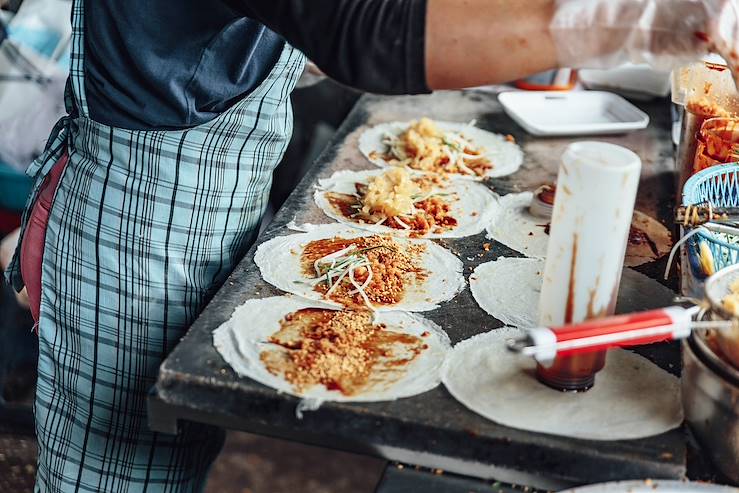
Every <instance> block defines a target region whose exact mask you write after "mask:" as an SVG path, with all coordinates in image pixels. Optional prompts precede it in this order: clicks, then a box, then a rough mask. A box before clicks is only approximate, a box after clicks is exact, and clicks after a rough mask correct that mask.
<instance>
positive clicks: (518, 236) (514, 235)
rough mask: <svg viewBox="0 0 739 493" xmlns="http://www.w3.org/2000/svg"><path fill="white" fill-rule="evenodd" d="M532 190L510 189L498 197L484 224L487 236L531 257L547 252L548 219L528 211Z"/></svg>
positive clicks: (549, 220)
mask: <svg viewBox="0 0 739 493" xmlns="http://www.w3.org/2000/svg"><path fill="white" fill-rule="evenodd" d="M533 198H534V194H533V193H532V192H523V193H510V194H508V195H505V196H503V197H501V198H500V199H498V204H499V206H498V208H497V209H496V211H495V213H494V214H493V219H492V220H491V221H490V223H489V224H488V227H487V232H488V238H490V239H493V240H495V241H497V242H499V243H502V244H503V245H505V246H507V247H508V248H510V249H511V250H515V251H517V252H518V253H521V254H523V255H526V256H527V257H531V258H544V257H546V256H547V244H548V243H549V234H548V231H549V229H548V227H549V223H550V222H551V219H546V218H542V217H536V216H534V215H532V214H531V213H530V212H529V206H530V205H531V200H532V199H533Z"/></svg>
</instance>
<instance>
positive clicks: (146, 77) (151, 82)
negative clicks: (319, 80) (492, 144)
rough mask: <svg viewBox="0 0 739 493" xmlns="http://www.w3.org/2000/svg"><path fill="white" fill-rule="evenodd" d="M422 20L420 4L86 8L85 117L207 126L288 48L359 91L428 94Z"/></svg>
mask: <svg viewBox="0 0 739 493" xmlns="http://www.w3.org/2000/svg"><path fill="white" fill-rule="evenodd" d="M425 18H426V0H178V1H172V0H170V1H166V0H87V1H85V89H86V94H87V100H88V107H89V111H90V116H91V117H92V118H93V119H94V120H96V121H98V122H101V123H104V124H108V125H112V126H116V127H122V128H129V129H138V130H149V129H179V128H188V127H192V126H195V125H199V124H201V123H205V122H207V121H210V120H212V119H213V118H215V117H216V116H218V115H219V114H220V113H222V112H223V111H225V110H226V109H228V108H229V107H230V106H231V105H232V104H234V103H235V102H236V101H238V100H239V99H241V98H242V97H243V96H245V95H246V94H248V93H249V92H250V91H252V90H253V89H254V88H256V87H257V86H258V85H259V84H260V83H261V82H262V81H263V80H264V79H265V78H266V77H267V75H268V74H269V72H270V70H271V69H272V68H273V67H274V65H275V63H276V62H277V60H278V58H279V56H280V53H281V51H282V48H283V47H284V44H285V42H289V43H291V44H292V45H293V46H295V47H296V48H298V49H299V50H301V51H303V53H305V54H306V55H307V56H308V57H309V58H310V59H311V60H313V61H314V62H315V63H316V64H317V65H318V66H319V67H320V68H321V69H323V70H324V71H325V72H326V73H327V74H328V75H329V76H330V77H332V78H334V79H335V80H337V81H339V82H341V83H344V84H347V85H350V86H353V87H356V88H358V89H362V90H365V91H370V92H378V93H384V94H414V93H420V92H428V88H427V86H426V74H425V64H424V59H425V57H424V47H425V38H424V36H425ZM265 26H268V27H265ZM276 33H279V34H276Z"/></svg>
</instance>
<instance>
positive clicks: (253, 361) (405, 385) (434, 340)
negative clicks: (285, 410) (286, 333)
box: [213, 296, 451, 402]
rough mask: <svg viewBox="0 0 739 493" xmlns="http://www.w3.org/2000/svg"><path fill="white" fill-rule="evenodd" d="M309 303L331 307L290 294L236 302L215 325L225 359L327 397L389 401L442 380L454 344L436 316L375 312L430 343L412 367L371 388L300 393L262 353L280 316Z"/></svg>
mask: <svg viewBox="0 0 739 493" xmlns="http://www.w3.org/2000/svg"><path fill="white" fill-rule="evenodd" d="M304 308H325V306H321V305H320V304H316V303H311V302H309V301H304V300H300V299H298V298H294V297H289V296H277V297H273V298H264V299H256V300H249V301H247V302H246V303H244V304H243V305H241V306H239V307H238V308H236V310H235V311H234V313H233V315H232V316H231V318H230V319H229V320H228V321H227V322H225V323H224V324H223V325H221V326H220V327H219V328H217V329H216V330H215V332H214V333H213V343H214V345H215V347H216V349H217V350H218V352H219V353H220V354H221V356H222V357H223V359H224V360H225V361H226V363H228V364H229V365H230V366H231V367H232V368H233V369H234V371H235V372H236V373H237V374H238V375H240V376H242V377H247V378H251V379H252V380H256V381H257V382H259V383H261V384H263V385H266V386H268V387H272V388H273V389H275V390H278V391H280V392H284V393H287V394H291V395H296V396H298V397H303V398H306V399H311V400H316V401H318V402H321V401H354V402H359V401H364V402H367V401H388V400H395V399H400V398H403V397H410V396H413V395H417V394H421V393H423V392H426V391H428V390H431V389H433V388H435V387H436V386H437V385H439V382H440V380H441V378H440V373H439V372H440V369H441V366H442V363H443V362H444V358H445V357H446V355H447V353H448V352H449V350H450V348H451V344H450V342H449V337H448V336H447V335H446V333H445V332H444V331H443V330H441V328H439V326H437V325H436V324H434V323H433V322H431V321H429V320H426V319H424V318H422V317H420V316H418V315H413V314H410V313H401V312H383V313H376V314H375V323H377V324H381V323H384V324H386V325H387V328H388V330H392V331H394V332H402V333H406V334H411V335H415V336H418V337H421V335H422V334H423V333H424V332H428V334H429V335H428V336H426V337H423V340H424V342H425V343H426V344H427V345H428V349H426V350H425V351H423V352H422V353H421V354H420V355H419V356H418V357H417V358H416V359H414V360H413V361H412V362H411V363H410V364H409V365H408V366H407V367H406V368H405V371H404V373H403V375H402V376H401V377H399V378H394V379H393V380H392V382H389V383H388V385H376V386H374V387H373V388H370V389H368V390H367V391H366V392H364V393H362V394H359V395H353V396H347V395H344V394H342V393H341V392H339V391H336V390H331V391H329V390H327V389H326V388H325V387H323V386H321V385H316V386H314V387H312V388H310V389H308V390H307V391H306V392H304V393H297V392H296V391H295V389H294V388H293V386H292V385H291V384H290V383H289V382H288V381H287V380H285V379H284V378H283V377H282V376H278V375H273V374H272V373H270V372H269V371H268V370H267V368H266V367H265V366H264V364H263V363H262V361H261V360H260V358H259V355H260V353H261V352H262V351H264V350H267V349H274V348H275V346H274V345H271V344H267V343H265V341H267V340H268V339H269V337H270V336H271V335H272V334H274V333H275V332H277V331H278V330H279V328H280V321H281V320H282V319H283V318H284V317H285V315H287V314H289V313H293V312H296V311H298V310H301V309H304Z"/></svg>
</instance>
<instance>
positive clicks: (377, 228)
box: [314, 170, 498, 238]
mask: <svg viewBox="0 0 739 493" xmlns="http://www.w3.org/2000/svg"><path fill="white" fill-rule="evenodd" d="M384 172H385V171H384V170H368V171H359V172H356V171H339V172H337V173H335V174H334V175H333V176H331V178H327V179H325V180H320V181H319V182H318V190H316V192H315V195H314V198H315V201H316V204H317V205H318V207H320V208H321V209H322V210H323V212H324V213H326V215H327V216H329V217H330V218H332V219H335V220H336V221H338V222H340V223H343V224H348V225H350V226H353V227H355V228H359V229H363V230H366V231H372V232H374V233H385V234H392V235H395V236H411V235H414V233H413V231H408V230H404V229H396V228H391V227H389V226H386V225H384V224H369V223H364V222H360V221H356V220H352V219H351V218H348V217H346V216H345V215H344V214H342V213H341V211H340V210H338V208H337V207H335V206H334V205H333V204H331V202H330V201H329V200H328V197H327V194H329V193H339V194H353V193H355V192H356V184H357V183H361V184H366V183H367V182H368V181H369V180H370V179H372V178H374V177H376V176H379V175H381V174H383V173H384ZM440 191H442V192H444V193H446V194H449V197H448V199H447V201H448V203H449V205H450V206H451V211H450V215H451V216H452V217H453V218H455V219H456V220H457V225H456V226H454V227H453V228H452V229H449V230H446V231H443V232H441V233H434V232H433V231H430V232H428V233H427V234H425V235H423V238H464V237H466V236H473V235H476V234H478V233H481V232H482V231H483V230H484V229H485V225H486V224H488V223H489V222H490V220H491V219H492V217H493V215H494V213H495V210H496V207H497V197H498V196H497V195H496V194H494V193H493V192H491V191H490V190H489V189H488V188H487V187H485V186H484V185H481V184H479V183H475V182H472V181H462V180H454V181H449V182H447V183H446V184H445V185H443V188H440Z"/></svg>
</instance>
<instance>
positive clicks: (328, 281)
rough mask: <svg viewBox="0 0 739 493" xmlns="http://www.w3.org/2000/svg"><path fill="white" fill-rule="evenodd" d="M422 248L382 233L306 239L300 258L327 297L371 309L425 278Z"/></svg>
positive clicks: (394, 300) (394, 299)
mask: <svg viewBox="0 0 739 493" xmlns="http://www.w3.org/2000/svg"><path fill="white" fill-rule="evenodd" d="M424 250H425V247H424V246H423V245H409V246H406V245H403V246H401V245H398V244H397V243H396V242H395V241H394V240H393V239H392V238H388V237H383V236H370V237H363V238H356V239H353V240H345V239H341V238H333V239H327V240H318V241H313V242H311V243H309V244H308V245H307V246H306V247H305V249H304V251H303V256H302V262H303V266H304V270H305V272H306V275H308V276H309V277H310V278H311V279H310V281H309V282H310V284H311V285H312V286H314V289H316V290H317V291H319V292H322V293H323V294H324V296H325V297H326V298H328V299H332V300H334V301H338V302H340V303H343V304H345V305H348V306H352V307H366V308H369V309H371V310H372V309H374V307H375V305H378V304H381V305H392V304H395V303H398V302H399V301H400V300H401V299H402V298H403V294H404V291H405V288H406V286H407V285H408V284H409V283H412V282H417V281H420V280H423V279H424V278H425V271H424V269H423V268H421V266H420V257H421V253H422V252H423V251H424Z"/></svg>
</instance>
